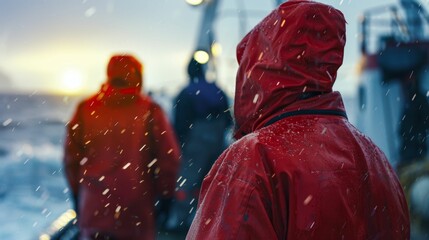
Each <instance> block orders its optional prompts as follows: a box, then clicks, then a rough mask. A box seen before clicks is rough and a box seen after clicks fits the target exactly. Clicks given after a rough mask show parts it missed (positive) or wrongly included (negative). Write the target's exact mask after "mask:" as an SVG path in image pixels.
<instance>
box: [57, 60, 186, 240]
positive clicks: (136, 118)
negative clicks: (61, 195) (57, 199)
mask: <svg viewBox="0 0 429 240" xmlns="http://www.w3.org/2000/svg"><path fill="white" fill-rule="evenodd" d="M142 73H143V67H142V64H141V63H140V62H139V61H138V60H137V59H136V58H134V57H133V56H131V55H115V56H113V57H112V58H111V59H110V61H109V64H108V66H107V81H106V82H105V84H103V86H102V87H101V90H100V91H99V92H98V93H97V94H95V95H93V96H91V97H89V98H87V99H86V100H84V101H82V102H81V103H80V104H79V105H78V107H77V109H76V112H75V114H74V116H73V117H72V119H71V121H70V122H69V124H68V125H67V134H66V141H65V156H64V166H65V173H66V176H67V180H68V182H69V185H70V187H71V191H72V194H73V198H74V202H75V209H76V212H77V213H78V225H79V228H80V238H81V239H154V238H155V232H156V230H155V228H156V227H155V216H156V214H157V213H156V212H155V205H157V206H158V209H161V210H164V211H168V202H169V201H171V198H172V196H173V193H174V187H175V183H176V179H177V172H178V169H179V155H180V153H179V151H180V149H179V146H178V144H177V141H176V136H175V134H174V131H173V129H172V127H171V126H170V124H169V122H168V119H167V117H166V115H165V114H164V112H163V111H162V110H161V108H160V107H159V106H158V105H157V104H156V103H154V102H153V101H152V100H151V99H150V98H149V97H148V96H146V95H143V94H141V90H142V84H143V81H142ZM157 199H159V201H158V202H157Z"/></svg>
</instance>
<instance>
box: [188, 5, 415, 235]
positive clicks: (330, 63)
mask: <svg viewBox="0 0 429 240" xmlns="http://www.w3.org/2000/svg"><path fill="white" fill-rule="evenodd" d="M345 24H346V22H345V19H344V16H343V14H342V13H341V12H340V11H339V10H337V9H335V8H333V7H331V6H327V5H324V4H320V3H317V2H314V1H300V0H292V1H287V2H286V3H283V4H281V5H280V6H279V7H278V8H277V9H275V10H274V11H273V12H272V13H271V14H269V15H268V16H267V17H266V18H265V19H263V20H262V22H260V23H259V24H258V25H257V26H256V27H255V28H254V29H253V30H252V31H251V32H250V33H248V34H247V35H246V36H245V37H244V39H243V40H242V41H241V42H240V43H239V44H238V47H237V59H238V63H239V69H238V73H237V79H236V94H235V105H234V117H235V120H236V130H235V137H236V139H237V141H236V142H235V143H233V144H232V145H231V146H230V147H229V148H228V149H227V150H226V151H225V152H223V153H222V155H221V156H220V157H219V158H218V159H217V161H216V163H215V164H214V165H213V167H212V169H211V170H210V172H209V173H208V175H207V176H206V178H205V179H204V182H203V186H202V190H201V198H200V201H199V208H198V210H197V213H196V216H195V218H194V221H193V223H192V225H191V228H190V231H189V232H188V235H187V239H401V240H402V239H409V237H410V235H409V234H410V233H409V231H410V226H409V216H408V209H407V204H406V200H405V198H404V194H403V191H402V188H401V186H400V183H399V181H398V179H397V176H396V175H395V172H394V171H393V169H392V167H391V166H390V164H389V162H388V161H387V159H386V157H385V155H384V154H383V152H382V151H381V150H380V149H379V148H378V147H377V146H376V145H375V144H374V143H373V142H372V141H371V140H370V139H369V138H367V137H366V136H364V135H363V134H361V133H360V132H359V131H358V130H357V129H356V128H355V127H353V126H352V125H351V124H350V123H349V122H348V120H347V116H346V112H345V107H344V104H343V101H342V98H341V95H340V93H338V92H335V91H333V90H332V87H333V84H334V82H335V79H336V76H337V70H338V68H339V67H340V66H341V64H342V61H343V51H344V46H345V42H346V36H345Z"/></svg>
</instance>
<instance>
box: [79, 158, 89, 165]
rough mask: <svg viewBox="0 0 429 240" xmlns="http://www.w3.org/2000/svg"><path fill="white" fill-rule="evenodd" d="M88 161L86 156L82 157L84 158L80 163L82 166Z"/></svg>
mask: <svg viewBox="0 0 429 240" xmlns="http://www.w3.org/2000/svg"><path fill="white" fill-rule="evenodd" d="M86 162H88V158H87V157H84V158H82V160H80V162H79V164H80V165H81V166H83V165H85V163H86Z"/></svg>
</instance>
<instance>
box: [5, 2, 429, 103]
mask: <svg viewBox="0 0 429 240" xmlns="http://www.w3.org/2000/svg"><path fill="white" fill-rule="evenodd" d="M274 2H275V1H274V0H223V1H221V2H220V5H219V17H218V20H217V22H216V25H215V27H216V31H215V34H216V37H217V39H218V41H219V42H220V44H221V45H222V49H223V50H222V55H221V57H220V58H219V60H218V66H219V67H218V69H219V78H218V80H217V81H218V83H219V85H221V86H222V87H223V88H224V89H225V90H226V91H227V92H228V93H229V94H230V95H232V94H233V91H234V77H235V70H236V67H237V66H236V62H235V46H236V44H237V43H238V42H239V41H240V39H241V37H242V34H244V33H245V32H247V31H248V30H250V29H251V27H252V26H254V25H255V24H256V23H257V22H258V21H259V20H260V19H262V18H263V17H264V16H265V15H266V14H268V13H269V12H270V11H271V10H272V9H273V8H274V6H275V4H274ZM321 2H323V3H327V4H330V5H332V6H334V7H336V8H338V9H340V10H342V11H343V12H344V14H345V16H346V20H347V22H348V26H347V35H348V36H347V40H348V41H347V45H346V53H345V62H344V65H343V67H342V68H341V69H340V72H339V78H338V81H337V89H338V90H341V91H344V92H346V93H353V92H354V91H355V86H356V77H355V73H356V70H355V68H356V64H357V62H358V61H359V46H358V37H359V35H358V26H359V16H360V15H361V14H362V12H363V11H364V10H366V9H369V8H372V7H374V6H383V5H386V4H393V3H397V2H399V0H398V1H396V0H377V1H374V0H323V1H321ZM427 2H428V0H422V3H423V4H424V5H425V6H426V5H428V4H427ZM243 11H245V13H246V15H247V20H246V22H245V25H241V27H240V24H239V20H238V17H237V16H238V13H240V12H241V13H243ZM201 13H202V11H201V8H197V7H191V6H189V5H187V4H186V3H185V1H184V0H73V1H70V0H1V1H0V92H4V91H8V92H11V91H24V92H54V93H67V92H73V91H75V92H76V91H78V92H80V93H89V92H92V91H96V90H97V89H98V88H99V85H100V83H102V82H103V81H104V80H105V67H106V64H107V61H108V59H109V57H110V56H111V55H112V54H113V53H118V52H129V53H133V54H135V55H136V56H137V57H138V58H139V59H141V60H142V61H143V62H144V65H145V89H146V90H152V91H161V90H163V91H166V92H168V93H173V94H174V93H175V92H177V91H178V89H179V87H181V86H183V85H184V84H185V83H186V81H187V80H186V72H185V69H186V64H187V62H188V60H189V58H190V55H191V54H192V51H193V50H194V47H195V45H196V39H197V34H198V31H199V22H200V18H201V16H202V15H201ZM73 83H75V85H73ZM78 83H80V84H78Z"/></svg>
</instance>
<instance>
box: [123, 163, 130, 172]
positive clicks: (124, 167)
mask: <svg viewBox="0 0 429 240" xmlns="http://www.w3.org/2000/svg"><path fill="white" fill-rule="evenodd" d="M130 165H131V163H127V164H125V165H124V166H123V167H122V169H124V170H125V169H127V168H128V167H129V166H130Z"/></svg>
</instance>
